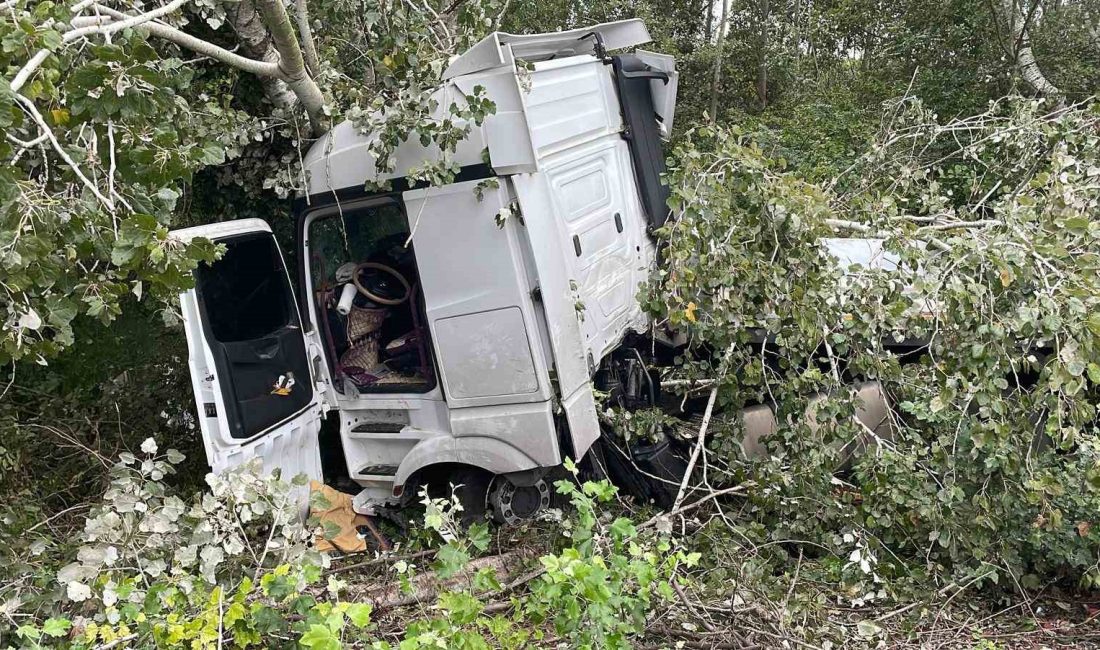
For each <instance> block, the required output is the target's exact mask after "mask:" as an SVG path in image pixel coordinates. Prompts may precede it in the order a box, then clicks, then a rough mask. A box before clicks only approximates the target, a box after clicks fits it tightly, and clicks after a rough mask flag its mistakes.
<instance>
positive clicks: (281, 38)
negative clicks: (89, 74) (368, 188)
mask: <svg viewBox="0 0 1100 650" xmlns="http://www.w3.org/2000/svg"><path fill="white" fill-rule="evenodd" d="M185 1H186V0H173V2H172V3H170V4H168V5H165V6H163V7H160V8H159V9H156V10H153V11H151V12H147V13H144V14H138V15H132V14H127V13H123V12H121V11H118V10H116V9H111V8H110V7H104V6H102V5H96V9H97V10H98V11H99V12H100V13H101V14H105V15H106V16H109V17H110V18H111V21H109V22H104V21H103V19H102V18H101V17H95V18H93V17H80V18H76V19H74V21H73V24H74V27H76V29H73V30H71V31H70V32H68V33H67V34H66V37H68V36H70V35H72V38H67V39H66V41H67V42H68V41H71V40H74V39H75V38H77V37H80V36H85V35H92V34H95V33H105V34H107V33H113V32H116V31H119V30H120V29H124V28H127V27H130V28H133V29H138V30H141V31H144V32H146V33H148V34H150V35H151V36H156V37H157V38H161V39H164V40H167V41H170V42H172V43H175V44H176V45H179V46H180V47H183V48H186V49H188V50H191V51H193V52H196V53H198V54H201V55H203V56H207V57H210V58H212V59H215V60H217V61H221V62H222V63H225V64H226V65H229V66H232V67H234V68H237V69H239V70H243V71H245V72H249V73H251V74H255V75H257V76H258V77H260V79H261V81H262V82H263V84H264V92H265V94H266V96H267V97H268V99H269V100H270V101H271V102H272V103H273V104H275V105H276V106H278V107H281V108H290V107H292V106H294V105H295V104H296V103H297V102H301V105H302V108H303V109H305V111H306V114H307V115H308V116H309V121H310V126H311V128H312V130H313V132H314V133H315V134H317V133H320V132H321V131H322V130H323V129H324V127H325V122H326V120H325V111H324V106H325V97H324V94H323V93H322V92H321V89H320V87H318V86H317V83H316V82H315V81H314V80H313V77H312V76H311V75H310V73H309V70H307V69H306V65H305V61H304V59H303V54H302V48H301V47H300V45H299V43H298V37H297V35H296V34H295V31H294V27H293V25H292V24H291V22H290V17H289V16H288V15H287V12H286V8H285V6H284V5H283V4H282V2H281V0H261V4H260V5H259V6H258V8H257V5H255V4H253V2H252V0H239V2H237V3H235V5H236V7H235V8H236V10H235V11H234V12H232V13H231V15H230V19H231V21H232V24H233V28H234V30H235V31H236V33H237V36H238V38H239V39H240V43H241V49H242V50H243V51H244V52H245V54H248V55H249V56H241V55H239V54H237V53H235V52H230V51H229V50H226V49H225V48H222V47H218V46H217V45H214V44H213V43H210V42H208V41H204V40H202V39H200V38H196V37H194V36H191V35H190V34H186V33H184V32H182V31H180V30H179V29H176V28H175V27H171V26H169V25H165V24H164V23H161V22H157V21H156V20H155V19H156V18H159V17H160V16H163V15H165V14H167V13H168V12H169V11H171V10H174V9H176V8H178V7H179V6H181V5H182V4H183V3H184V2H185ZM86 23H87V24H86ZM39 54H40V55H41V56H39ZM47 55H48V53H41V52H40V53H38V54H36V55H35V57H33V58H32V59H31V61H29V62H28V63H27V65H26V66H24V68H23V69H22V70H20V71H19V72H18V73H17V74H16V76H15V78H13V80H12V87H13V89H16V90H17V89H18V88H19V87H21V86H22V85H23V84H24V83H26V81H27V80H28V79H29V78H30V76H31V74H32V73H33V72H34V69H36V68H38V67H39V66H40V65H41V64H42V62H43V61H44V60H45V58H46V56H47Z"/></svg>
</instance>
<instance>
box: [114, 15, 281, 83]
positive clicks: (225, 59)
mask: <svg viewBox="0 0 1100 650" xmlns="http://www.w3.org/2000/svg"><path fill="white" fill-rule="evenodd" d="M99 10H100V11H102V12H103V13H105V14H107V15H109V16H111V17H112V18H116V19H125V18H128V17H130V16H129V15H128V14H124V13H122V12H121V11H117V10H115V9H111V8H109V7H103V6H100V7H99ZM114 24H115V25H118V24H121V23H114ZM135 29H137V30H139V31H142V32H145V33H148V34H149V35H151V36H156V37H157V38H160V39H163V40H166V41H170V42H172V43H175V44H176V45H178V46H180V47H182V48H185V49H188V50H191V51H192V52H196V53H198V54H201V55H203V56H206V57H209V58H211V59H214V60H215V61H220V62H222V63H224V64H226V65H228V66H232V67H234V68H237V69H238V70H242V71H244V72H249V73H252V74H255V75H259V76H265V77H278V76H279V75H280V72H279V64H278V63H275V62H267V61H257V60H255V59H250V58H248V57H245V56H241V55H239V54H236V53H234V52H230V51H229V50H227V49H225V48H222V47H219V46H217V45H214V44H213V43H211V42H209V41H204V40H202V39H201V38H195V37H194V36H191V35H190V34H186V33H184V32H182V31H180V30H178V29H176V28H175V27H169V26H168V25H165V24H163V23H145V24H142V25H137V26H135Z"/></svg>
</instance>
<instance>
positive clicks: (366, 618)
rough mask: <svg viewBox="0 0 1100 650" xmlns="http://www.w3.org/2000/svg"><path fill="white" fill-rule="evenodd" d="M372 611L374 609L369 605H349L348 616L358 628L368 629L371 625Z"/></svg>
mask: <svg viewBox="0 0 1100 650" xmlns="http://www.w3.org/2000/svg"><path fill="white" fill-rule="evenodd" d="M372 611H373V608H372V607H371V606H370V605H369V604H367V603H352V604H350V605H348V611H347V615H348V619H349V620H350V621H351V622H352V623H354V624H355V626H356V627H366V626H367V625H370V620H371V612H372Z"/></svg>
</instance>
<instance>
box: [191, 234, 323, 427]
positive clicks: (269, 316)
mask: <svg viewBox="0 0 1100 650" xmlns="http://www.w3.org/2000/svg"><path fill="white" fill-rule="evenodd" d="M224 243H225V244H226V253H225V255H224V256H223V257H222V258H221V259H220V260H218V261H216V262H214V264H212V265H209V266H206V265H204V266H200V267H199V268H198V269H197V270H196V279H197V282H196V290H197V292H198V297H199V303H200V305H201V310H202V317H203V327H204V329H205V330H206V336H207V340H208V343H209V345H210V349H211V352H212V353H213V355H214V363H215V366H216V367H217V370H218V376H219V378H220V380H221V388H222V396H223V398H224V402H225V407H226V410H227V411H228V412H227V413H226V415H227V419H228V421H229V425H230V429H231V431H230V433H231V435H232V436H233V437H235V438H251V437H252V436H254V435H256V434H258V433H261V432H263V431H264V430H266V429H268V428H270V427H272V426H274V425H276V424H278V423H280V422H282V421H283V420H285V419H287V418H289V417H291V416H293V415H295V414H296V413H298V412H299V411H301V410H302V409H303V408H305V407H306V406H307V405H308V404H309V403H310V402H311V401H312V398H313V387H312V379H311V377H310V373H309V363H308V360H307V356H306V350H305V341H304V339H303V337H302V333H301V326H300V322H299V319H298V313H297V311H296V309H295V307H294V303H293V294H292V293H291V288H290V282H289V280H288V278H287V274H286V269H285V267H284V266H283V261H282V257H281V256H280V254H279V249H278V247H277V246H276V244H275V238H274V237H273V236H272V235H271V234H270V233H259V234H255V235H245V236H242V237H236V238H233V239H229V240H226V241H225V242H224Z"/></svg>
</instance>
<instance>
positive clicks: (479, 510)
mask: <svg viewBox="0 0 1100 650" xmlns="http://www.w3.org/2000/svg"><path fill="white" fill-rule="evenodd" d="M449 481H450V484H451V485H453V486H454V488H453V490H454V495H455V496H456V497H458V502H459V503H461V504H462V514H461V517H460V518H461V520H462V524H463V525H465V526H469V525H471V524H475V523H477V522H479V521H485V517H486V515H488V514H489V505H488V498H489V486H490V484H491V483H492V482H493V476H492V474H490V473H489V472H486V471H485V470H481V469H477V468H475V467H463V468H460V469H457V470H455V471H454V472H453V473H451V476H450V478H449ZM448 487H449V486H448Z"/></svg>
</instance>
